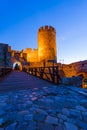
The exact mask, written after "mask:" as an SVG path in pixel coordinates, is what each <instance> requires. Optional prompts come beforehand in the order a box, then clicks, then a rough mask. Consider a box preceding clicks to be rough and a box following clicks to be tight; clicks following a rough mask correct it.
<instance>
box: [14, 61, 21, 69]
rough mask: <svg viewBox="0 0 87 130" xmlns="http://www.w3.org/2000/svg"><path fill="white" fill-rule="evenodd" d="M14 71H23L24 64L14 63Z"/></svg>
mask: <svg viewBox="0 0 87 130" xmlns="http://www.w3.org/2000/svg"><path fill="white" fill-rule="evenodd" d="M13 70H20V71H22V64H21V62H19V61H16V62H14V63H13Z"/></svg>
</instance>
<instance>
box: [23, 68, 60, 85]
mask: <svg viewBox="0 0 87 130" xmlns="http://www.w3.org/2000/svg"><path fill="white" fill-rule="evenodd" d="M23 71H25V72H27V73H29V74H31V75H34V76H37V77H39V78H41V79H45V80H47V81H50V82H52V83H56V84H58V83H60V81H61V79H60V76H59V74H58V66H49V67H28V68H23Z"/></svg>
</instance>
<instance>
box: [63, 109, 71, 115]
mask: <svg viewBox="0 0 87 130" xmlns="http://www.w3.org/2000/svg"><path fill="white" fill-rule="evenodd" d="M62 113H63V114H64V115H67V116H69V115H70V112H69V109H68V108H63V109H62Z"/></svg>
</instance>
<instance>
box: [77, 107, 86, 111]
mask: <svg viewBox="0 0 87 130" xmlns="http://www.w3.org/2000/svg"><path fill="white" fill-rule="evenodd" d="M76 109H77V110H80V111H86V109H85V108H84V107H83V106H76Z"/></svg>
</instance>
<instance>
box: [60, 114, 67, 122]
mask: <svg viewBox="0 0 87 130" xmlns="http://www.w3.org/2000/svg"><path fill="white" fill-rule="evenodd" d="M58 118H59V119H62V120H64V121H65V120H67V116H66V115H62V114H58Z"/></svg>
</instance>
